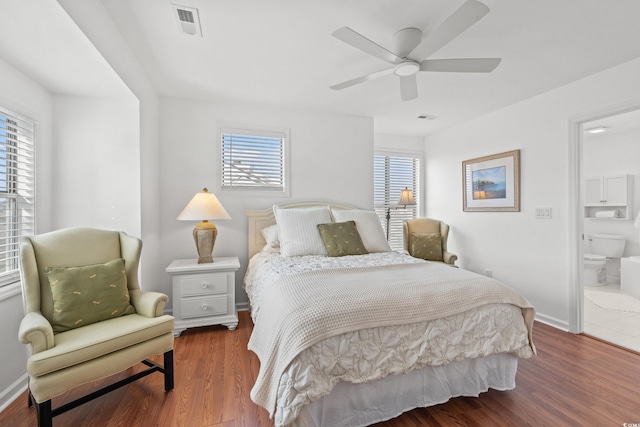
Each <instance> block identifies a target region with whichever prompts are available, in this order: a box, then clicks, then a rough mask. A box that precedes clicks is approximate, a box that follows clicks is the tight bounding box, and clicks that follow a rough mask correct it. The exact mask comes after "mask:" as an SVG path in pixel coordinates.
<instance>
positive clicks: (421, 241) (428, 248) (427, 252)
mask: <svg viewBox="0 0 640 427" xmlns="http://www.w3.org/2000/svg"><path fill="white" fill-rule="evenodd" d="M409 244H410V246H409V249H411V256H413V257H415V258H422V259H426V260H428V261H444V258H442V236H441V235H440V233H432V234H423V233H411V240H410V241H409Z"/></svg>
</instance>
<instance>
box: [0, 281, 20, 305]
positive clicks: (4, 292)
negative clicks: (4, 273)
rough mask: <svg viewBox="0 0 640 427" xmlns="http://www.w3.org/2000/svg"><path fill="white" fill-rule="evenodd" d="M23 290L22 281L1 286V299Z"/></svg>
mask: <svg viewBox="0 0 640 427" xmlns="http://www.w3.org/2000/svg"><path fill="white" fill-rule="evenodd" d="M21 292H22V289H21V286H20V282H15V283H11V284H10V285H6V286H2V287H0V301H4V300H6V299H9V298H11V297H13V296H15V295H19V294H20V293H21Z"/></svg>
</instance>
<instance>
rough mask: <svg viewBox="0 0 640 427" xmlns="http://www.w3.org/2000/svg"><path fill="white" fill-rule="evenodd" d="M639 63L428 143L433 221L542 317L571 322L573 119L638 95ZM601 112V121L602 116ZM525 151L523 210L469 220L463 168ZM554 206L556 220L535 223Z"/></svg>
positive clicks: (465, 263)
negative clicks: (447, 227) (442, 223)
mask: <svg viewBox="0 0 640 427" xmlns="http://www.w3.org/2000/svg"><path fill="white" fill-rule="evenodd" d="M638 75H640V59H636V60H633V61H630V62H628V63H625V64H622V65H620V66H617V67H614V68H612V69H609V70H606V71H604V72H601V73H598V74H595V75H593V76H590V77H588V78H585V79H582V80H580V81H577V82H574V83H571V84H569V85H566V86H563V87H561V88H558V89H556V90H553V91H550V92H547V93H544V94H542V95H539V96H536V97H534V98H531V99H529V100H526V101H523V102H520V103H518V104H515V105H513V106H510V107H507V108H504V109H502V110H499V111H496V112H494V113H491V114H488V115H486V116H483V117H480V118H478V119H476V120H473V121H470V122H467V123H464V124H462V125H459V126H456V127H453V128H449V129H447V130H445V131H442V132H440V133H438V134H435V135H432V136H430V137H428V138H426V149H425V152H426V154H425V155H426V158H427V160H426V162H427V213H428V215H429V216H434V217H438V218H442V219H444V220H446V221H447V222H448V223H450V224H451V225H452V233H451V235H450V244H449V247H450V248H451V250H452V251H453V252H455V253H457V254H458V255H459V256H460V259H459V264H460V265H461V266H462V267H464V268H466V269H469V270H473V271H476V272H479V273H484V270H485V269H491V270H493V275H494V277H495V278H497V279H499V280H501V281H503V282H505V283H507V284H509V285H511V286H513V287H514V288H515V289H517V290H518V291H520V292H521V293H522V294H524V295H525V296H526V297H527V298H528V299H529V300H530V301H531V302H532V303H533V305H534V306H535V307H536V310H537V311H538V314H539V316H540V317H541V318H544V319H545V320H547V321H549V322H551V323H554V324H556V325H558V326H561V327H565V328H567V327H568V324H569V307H570V302H569V295H570V285H571V284H570V283H569V280H570V279H569V276H570V267H571V265H572V263H573V262H575V261H574V260H571V259H569V243H570V242H569V224H570V221H571V219H570V218H569V217H568V215H569V206H568V200H569V191H570V189H569V172H568V169H569V158H568V156H569V154H568V153H569V150H568V147H569V142H568V141H569V135H568V129H569V126H568V124H569V120H570V119H571V118H573V117H576V116H584V115H585V114H589V113H591V112H595V111H602V110H603V109H604V108H610V107H612V106H616V105H620V104H623V103H628V102H630V101H631V100H632V99H634V98H637V96H636V97H634V96H633V94H636V95H637V94H638V93H640V79H638V78H637V76H638ZM594 114H595V113H594ZM514 149H520V150H521V168H520V170H521V212H505V213H500V212H463V211H462V182H461V180H462V178H461V175H462V172H461V167H462V162H463V161H464V160H468V159H472V158H476V157H481V156H485V155H490V154H495V153H501V152H505V151H510V150H514ZM536 207H551V208H552V209H553V217H552V219H550V220H539V219H535V218H534V209H535V208H536Z"/></svg>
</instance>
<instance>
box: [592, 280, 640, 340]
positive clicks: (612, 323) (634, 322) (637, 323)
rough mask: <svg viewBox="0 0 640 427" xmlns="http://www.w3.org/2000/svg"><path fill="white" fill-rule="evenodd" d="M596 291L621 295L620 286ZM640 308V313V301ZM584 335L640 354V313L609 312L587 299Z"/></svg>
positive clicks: (609, 286)
mask: <svg viewBox="0 0 640 427" xmlns="http://www.w3.org/2000/svg"><path fill="white" fill-rule="evenodd" d="M594 289H595V290H598V291H602V292H614V293H620V284H609V285H606V286H601V287H598V288H594ZM638 307H639V310H638V311H640V300H638ZM584 333H585V334H587V335H591V336H594V337H596V338H599V339H602V340H605V341H609V342H611V343H613V344H617V345H619V346H622V347H626V348H628V349H631V350H634V351H637V352H640V312H639V313H634V312H628V311H619V310H607V309H604V308H601V307H599V306H597V305H596V304H594V303H593V302H591V301H590V300H589V299H587V298H585V299H584Z"/></svg>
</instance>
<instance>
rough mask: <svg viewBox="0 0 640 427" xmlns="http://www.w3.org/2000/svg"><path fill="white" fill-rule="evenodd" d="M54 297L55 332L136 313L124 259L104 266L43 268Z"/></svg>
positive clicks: (53, 323) (115, 260) (53, 324)
mask: <svg viewBox="0 0 640 427" xmlns="http://www.w3.org/2000/svg"><path fill="white" fill-rule="evenodd" d="M44 272H45V274H46V275H47V278H48V279H49V285H50V286H51V294H52V296H53V322H52V326H53V332H54V333H58V332H64V331H68V330H70V329H74V328H79V327H81V326H86V325H90V324H92V323H96V322H100V321H102V320H107V319H112V318H114V317H120V316H123V315H125V314H133V313H135V312H136V310H135V309H134V308H133V306H132V305H131V304H130V300H129V289H127V274H126V271H125V268H124V260H123V259H122V258H119V259H114V260H112V261H109V262H107V263H105V264H93V265H85V266H81V267H47V268H45V269H44Z"/></svg>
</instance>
